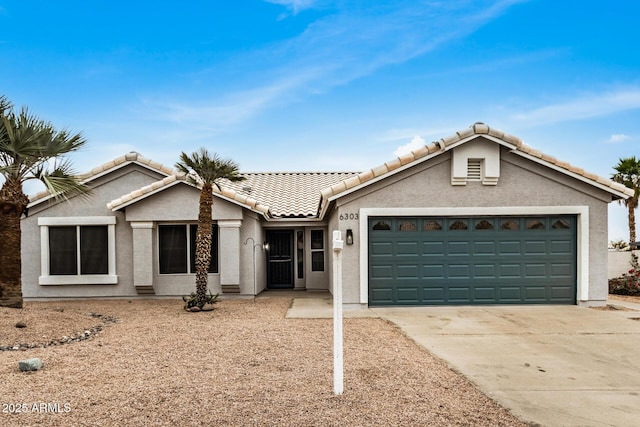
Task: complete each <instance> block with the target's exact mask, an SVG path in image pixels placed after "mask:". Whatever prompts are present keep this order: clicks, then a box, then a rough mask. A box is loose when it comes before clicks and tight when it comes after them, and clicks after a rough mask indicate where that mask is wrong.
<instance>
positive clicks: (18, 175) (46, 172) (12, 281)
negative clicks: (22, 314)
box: [0, 96, 88, 308]
mask: <svg viewBox="0 0 640 427" xmlns="http://www.w3.org/2000/svg"><path fill="white" fill-rule="evenodd" d="M85 143H86V140H85V139H84V137H83V136H81V135H80V134H70V133H68V132H67V131H65V130H62V131H57V130H56V129H55V128H54V127H53V126H52V125H51V124H50V123H48V122H45V121H43V120H40V119H38V118H37V117H35V116H34V115H32V114H30V113H29V111H28V110H27V109H26V108H22V110H21V111H20V112H19V113H16V112H14V111H13V106H12V105H11V103H10V102H9V101H8V100H7V98H6V97H4V96H2V97H0V175H2V177H3V178H4V182H3V183H2V187H0V242H2V250H1V251H0V306H3V307H14V308H21V307H22V304H23V300H22V278H21V275H22V266H21V263H22V258H21V254H20V248H21V237H22V236H21V230H20V218H21V217H22V215H23V214H25V215H26V214H27V205H28V203H29V198H28V197H27V195H26V194H25V193H24V191H23V184H24V183H25V182H26V181H29V180H32V179H37V180H40V181H41V182H43V183H44V185H45V186H46V188H47V190H49V192H50V193H51V194H52V195H54V196H55V197H56V198H58V197H60V196H61V197H63V198H65V199H66V198H67V197H68V196H69V195H70V193H73V192H75V193H76V194H77V193H81V194H86V193H87V191H88V189H87V187H86V186H84V185H82V184H81V183H80V182H79V181H78V180H77V179H76V178H75V177H74V174H73V171H72V169H71V163H70V162H69V161H68V160H66V159H65V158H64V155H65V154H68V153H70V152H72V151H76V150H78V149H80V148H81V147H83V146H84V145H85Z"/></svg>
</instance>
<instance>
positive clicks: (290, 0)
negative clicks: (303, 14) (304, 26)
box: [266, 0, 317, 15]
mask: <svg viewBox="0 0 640 427" xmlns="http://www.w3.org/2000/svg"><path fill="white" fill-rule="evenodd" d="M266 1H267V3H273V4H279V5H282V6H286V7H288V8H289V9H291V11H292V12H293V14H294V15H296V14H297V13H298V12H300V11H302V10H305V9H309V8H311V7H313V5H314V4H315V3H317V0H266Z"/></svg>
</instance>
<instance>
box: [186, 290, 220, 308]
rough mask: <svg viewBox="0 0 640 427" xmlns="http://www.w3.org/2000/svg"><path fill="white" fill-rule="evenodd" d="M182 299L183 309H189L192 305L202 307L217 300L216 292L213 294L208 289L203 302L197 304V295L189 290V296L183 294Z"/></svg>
mask: <svg viewBox="0 0 640 427" xmlns="http://www.w3.org/2000/svg"><path fill="white" fill-rule="evenodd" d="M182 301H184V309H185V310H190V309H191V308H193V307H198V308H202V307H204V305H205V304H215V303H217V302H218V294H215V295H213V294H212V293H211V291H209V295H207V296H206V297H205V300H204V304H202V305H200V304H198V295H197V294H196V293H195V292H191V295H189V296H183V297H182Z"/></svg>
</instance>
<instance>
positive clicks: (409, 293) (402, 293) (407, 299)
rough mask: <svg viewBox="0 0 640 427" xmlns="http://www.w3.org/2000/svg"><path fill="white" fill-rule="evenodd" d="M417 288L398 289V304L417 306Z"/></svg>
mask: <svg viewBox="0 0 640 427" xmlns="http://www.w3.org/2000/svg"><path fill="white" fill-rule="evenodd" d="M418 293H419V292H418V288H414V287H410V288H404V287H403V288H398V289H397V300H398V302H399V303H404V304H418V303H419V302H420V299H419V298H418Z"/></svg>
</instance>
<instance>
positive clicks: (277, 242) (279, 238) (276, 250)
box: [267, 230, 293, 289]
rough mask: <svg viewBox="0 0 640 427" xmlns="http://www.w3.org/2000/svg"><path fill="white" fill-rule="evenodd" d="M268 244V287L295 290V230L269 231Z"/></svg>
mask: <svg viewBox="0 0 640 427" xmlns="http://www.w3.org/2000/svg"><path fill="white" fill-rule="evenodd" d="M267 243H269V251H268V252H267V260H268V263H267V287H268V288H269V289H293V230H269V231H267Z"/></svg>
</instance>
